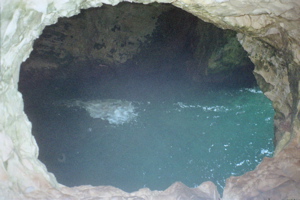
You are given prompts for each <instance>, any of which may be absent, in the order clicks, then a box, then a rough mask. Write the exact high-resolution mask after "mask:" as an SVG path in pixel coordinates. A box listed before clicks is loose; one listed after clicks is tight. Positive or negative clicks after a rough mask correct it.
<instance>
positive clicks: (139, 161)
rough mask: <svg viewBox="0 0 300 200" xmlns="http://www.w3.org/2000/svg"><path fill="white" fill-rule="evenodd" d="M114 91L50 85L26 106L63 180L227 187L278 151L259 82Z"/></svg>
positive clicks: (44, 156)
mask: <svg viewBox="0 0 300 200" xmlns="http://www.w3.org/2000/svg"><path fill="white" fill-rule="evenodd" d="M108 88H109V90H110V91H109V92H108V91H107V90H105V92H104V91H103V90H102V89H101V88H100V87H99V88H97V87H96V88H95V87H92V86H90V87H88V86H87V85H85V87H84V88H81V89H82V90H85V92H84V93H83V92H81V93H80V92H78V89H77V90H76V92H74V91H72V92H73V93H76V95H73V96H72V95H71V96H72V98H71V97H69V96H66V95H64V94H66V93H67V92H65V91H63V90H60V89H57V88H56V89H55V90H53V91H51V92H50V91H45V90H47V89H46V88H45V89H44V90H41V91H43V92H45V96H46V97H45V98H44V100H40V102H36V103H35V104H34V110H32V109H30V108H29V107H30V106H29V105H28V104H27V109H26V110H27V111H26V112H27V114H28V116H29V119H30V120H31V121H32V122H33V133H34V135H35V137H36V139H37V142H38V145H39V149H40V155H39V158H40V160H41V161H42V162H44V163H45V164H46V166H47V168H48V170H49V171H50V172H53V173H54V174H55V176H56V178H57V179H58V181H59V182H60V183H62V184H64V185H67V186H77V185H83V184H90V185H112V186H115V187H118V188H120V189H122V190H125V191H127V192H132V191H135V190H138V189H139V188H142V187H148V188H150V189H151V190H165V189H166V188H167V187H168V186H170V185H171V184H172V183H174V182H175V181H181V182H183V183H184V184H186V185H187V186H189V187H196V186H198V185H199V184H201V183H202V182H204V181H212V182H214V183H215V184H216V185H217V186H218V188H219V190H220V191H222V189H223V187H224V185H225V180H226V178H229V177H230V176H240V175H242V174H244V173H245V172H247V171H249V170H253V169H255V167H256V166H257V165H258V164H259V163H260V162H261V161H262V159H263V157H265V156H268V157H270V156H272V153H273V150H274V149H273V142H272V141H273V115H274V111H273V109H272V106H271V102H270V101H269V100H268V99H267V98H266V97H265V96H264V95H263V93H262V92H261V91H260V90H259V88H257V87H251V88H239V87H231V88H225V87H218V88H215V87H207V86H190V85H188V84H185V83H181V82H176V81H175V82H172V83H168V82H156V83H152V82H149V81H137V82H126V83H122V84H114V86H109V87H108ZM48 89H49V87H48ZM83 94H84V95H83ZM51 96H52V97H51ZM54 96H55V97H54ZM30 98H31V100H33V99H34V96H32V97H28V98H27V100H26V98H25V106H26V101H27V102H29V100H30Z"/></svg>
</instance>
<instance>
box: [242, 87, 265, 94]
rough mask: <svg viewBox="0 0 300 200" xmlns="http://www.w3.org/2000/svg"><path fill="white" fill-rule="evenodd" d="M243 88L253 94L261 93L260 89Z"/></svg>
mask: <svg viewBox="0 0 300 200" xmlns="http://www.w3.org/2000/svg"><path fill="white" fill-rule="evenodd" d="M245 90H247V91H249V92H251V93H255V94H261V93H263V92H262V91H261V90H260V89H257V88H245Z"/></svg>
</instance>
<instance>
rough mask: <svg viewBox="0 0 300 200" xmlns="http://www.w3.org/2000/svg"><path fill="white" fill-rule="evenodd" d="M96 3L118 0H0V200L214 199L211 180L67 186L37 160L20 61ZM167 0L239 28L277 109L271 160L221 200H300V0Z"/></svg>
mask: <svg viewBox="0 0 300 200" xmlns="http://www.w3.org/2000/svg"><path fill="white" fill-rule="evenodd" d="M102 2H103V3H106V4H112V5H115V4H117V3H118V2H119V1H118V0H111V1H109V0H103V1H101V0H88V1H82V0H77V1H72V0H70V1H59V0H53V1H47V0H42V1H38V0H31V1H25V0H12V1H2V2H1V72H0V81H1V82H0V113H1V118H0V143H1V145H0V159H1V161H0V164H1V165H0V180H1V181H0V198H2V199H49V198H50V199H67V198H68V199H83V198H89V197H92V196H98V197H99V199H122V198H121V196H124V198H125V199H179V198H184V199H196V198H198V199H217V198H218V194H217V193H216V190H215V189H214V188H215V187H214V186H213V185H212V184H211V183H205V184H203V185H200V186H199V188H197V189H189V188H186V187H185V186H183V185H181V184H175V185H173V186H171V187H170V188H169V189H167V190H166V191H164V192H160V191H149V190H147V189H143V190H140V191H139V192H136V193H131V194H128V193H124V192H123V191H120V190H118V189H116V188H112V187H101V188H98V187H89V186H81V187H76V188H66V187H63V186H62V185H60V184H58V183H57V182H56V180H55V177H54V176H53V175H52V174H50V173H49V172H47V170H46V168H45V166H44V165H43V164H42V163H41V162H40V161H38V159H37V155H38V147H37V145H36V142H35V140H34V138H33V137H32V135H31V124H30V122H29V121H28V119H27V117H26V115H25V113H24V111H23V101H22V96H21V94H20V93H19V92H18V88H17V83H18V78H19V69H20V65H21V63H22V62H23V61H25V59H26V58H27V57H28V56H29V54H30V52H31V51H32V45H33V41H34V40H35V39H36V38H37V37H38V36H39V35H40V34H41V32H42V30H43V29H44V27H45V26H46V25H50V24H54V23H55V22H56V21H57V19H58V17H63V16H66V17H69V16H72V15H75V14H77V13H78V12H79V11H80V9H86V8H89V7H97V6H101V5H102ZM136 2H143V1H136ZM160 2H162V1H160ZM163 2H164V3H172V1H168V0H166V1H163ZM143 3H150V1H144V2H143ZM172 4H173V5H175V6H177V7H180V8H182V9H184V10H186V11H188V12H190V13H192V14H194V15H195V16H197V17H199V18H201V19H203V20H205V21H207V22H210V23H214V24H215V25H217V26H219V27H222V28H225V29H232V30H235V31H237V32H239V33H240V35H239V39H240V42H241V43H242V44H243V47H244V48H245V49H246V50H247V51H248V52H249V54H250V58H251V60H252V61H253V62H254V63H255V65H256V69H255V74H256V77H257V80H258V83H259V85H260V86H261V88H262V89H263V91H264V92H265V94H266V95H267V96H268V97H269V98H270V99H271V100H272V101H273V104H274V108H275V110H276V116H275V126H276V140H277V148H276V155H275V157H274V158H268V159H265V160H264V161H263V162H262V163H261V164H260V165H259V166H258V167H257V168H256V169H255V170H254V171H253V172H249V173H246V174H245V175H243V176H241V177H232V178H230V179H228V181H227V184H226V188H225V191H224V195H223V199H228V200H229V199H230V200H235V199H266V198H270V199H296V198H299V196H300V177H299V176H300V166H299V165H300V164H299V163H300V156H299V152H300V151H299V150H300V113H299V111H300V101H299V99H300V96H299V94H300V88H299V82H300V81H299V78H300V76H299V70H300V68H299V65H300V41H299V40H300V30H299V27H300V19H299V18H300V2H299V1H298V0H288V1H281V0H274V1H272V2H270V1H257V0H247V1H246V0H195V1H190V0H179V1H174V2H173V3H172Z"/></svg>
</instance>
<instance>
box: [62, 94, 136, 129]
mask: <svg viewBox="0 0 300 200" xmlns="http://www.w3.org/2000/svg"><path fill="white" fill-rule="evenodd" d="M65 105H66V106H68V107H72V106H78V107H80V108H83V109H85V110H86V111H87V112H88V113H89V114H90V116H91V117H92V118H100V119H102V120H107V121H108V122H109V123H110V124H115V125H120V124H124V123H128V122H130V121H132V120H133V119H135V118H136V117H137V116H138V114H137V113H136V112H135V107H134V105H133V104H132V102H130V101H122V100H116V99H106V100H93V101H81V100H73V101H68V102H66V103H65Z"/></svg>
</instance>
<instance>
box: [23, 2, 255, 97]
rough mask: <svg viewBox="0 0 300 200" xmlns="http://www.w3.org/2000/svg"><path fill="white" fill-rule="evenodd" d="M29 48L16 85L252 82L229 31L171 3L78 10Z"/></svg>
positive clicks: (244, 58)
mask: <svg viewBox="0 0 300 200" xmlns="http://www.w3.org/2000/svg"><path fill="white" fill-rule="evenodd" d="M33 48H34V49H33V51H32V52H31V55H30V57H29V58H28V59H27V60H26V61H25V62H24V63H22V66H21V76H20V84H19V87H24V86H25V85H28V84H30V83H31V84H33V85H36V84H39V83H37V81H46V80H48V81H49V82H50V81H56V82H57V81H60V82H63V81H64V79H65V80H66V79H68V80H70V79H72V78H74V79H76V80H82V82H84V80H90V79H92V78H95V79H97V78H98V80H100V79H104V80H106V79H108V78H107V77H110V78H111V79H112V78H115V77H116V74H121V75H122V74H123V72H128V71H134V72H135V73H134V75H135V76H137V75H139V76H146V75H149V74H159V73H160V74H162V73H170V71H171V72H173V73H174V71H176V72H177V73H178V74H179V73H180V75H178V76H181V77H183V78H185V79H188V80H190V81H195V82H199V83H206V82H210V83H222V82H226V81H227V82H232V84H233V83H235V84H239V85H242V84H244V85H246V84H249V85H250V84H253V83H254V81H255V80H254V79H253V78H252V79H251V78H247V77H246V74H251V72H252V70H253V68H254V65H253V63H251V61H250V59H249V58H248V56H247V53H246V51H245V50H244V49H243V48H242V46H241V44H240V43H239V42H238V40H237V38H236V33H235V32H234V31H231V30H222V29H220V28H217V27H216V26H214V25H213V24H209V23H206V22H203V21H202V20H200V19H199V18H197V17H195V16H193V15H192V14H190V13H187V12H186V11H183V10H182V9H179V8H176V7H175V6H173V5H171V4H158V3H153V4H149V5H142V4H132V3H128V2H127V3H125V2H123V3H120V4H118V5H117V6H110V5H104V6H102V7H101V8H91V9H88V10H83V11H82V12H81V13H80V14H78V15H76V16H73V17H71V18H60V19H59V20H58V22H57V23H56V24H54V25H51V26H48V27H46V28H45V29H44V31H43V34H42V35H40V37H39V38H38V39H37V40H35V42H34V46H33ZM129 68H130V69H129ZM128 74H129V73H128ZM236 74H238V76H235V75H236ZM243 75H244V76H243ZM127 76H128V75H127ZM245 79H247V80H249V81H247V80H245ZM109 80H110V79H109ZM238 80H240V81H238ZM20 89H22V88H20ZM20 91H22V90H20Z"/></svg>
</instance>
